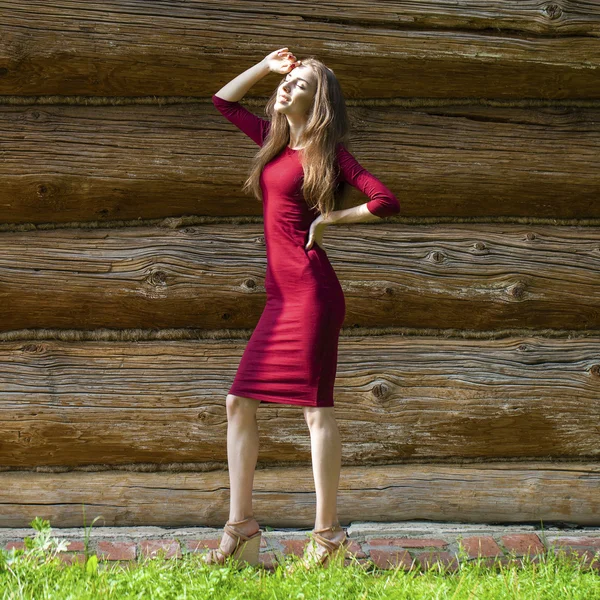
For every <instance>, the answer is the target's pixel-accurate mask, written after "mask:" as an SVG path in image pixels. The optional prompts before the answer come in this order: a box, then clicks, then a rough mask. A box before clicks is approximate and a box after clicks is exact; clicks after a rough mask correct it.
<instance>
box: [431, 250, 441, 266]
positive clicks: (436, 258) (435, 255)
mask: <svg viewBox="0 0 600 600" xmlns="http://www.w3.org/2000/svg"><path fill="white" fill-rule="evenodd" d="M429 260H430V261H431V262H435V263H441V262H442V261H443V260H444V254H443V253H442V252H440V251H439V250H436V251H435V252H432V253H431V254H430V255H429Z"/></svg>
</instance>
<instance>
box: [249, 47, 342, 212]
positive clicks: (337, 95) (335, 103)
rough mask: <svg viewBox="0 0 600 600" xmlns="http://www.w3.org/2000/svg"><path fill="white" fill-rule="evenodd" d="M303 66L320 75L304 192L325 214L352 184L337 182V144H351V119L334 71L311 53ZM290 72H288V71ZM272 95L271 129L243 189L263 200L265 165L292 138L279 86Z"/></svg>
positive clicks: (305, 152)
mask: <svg viewBox="0 0 600 600" xmlns="http://www.w3.org/2000/svg"><path fill="white" fill-rule="evenodd" d="M301 62H302V66H308V67H311V68H312V69H313V71H314V73H315V75H316V76H317V90H316V92H315V97H314V100H313V104H312V107H311V109H310V111H309V112H308V120H307V124H306V129H305V130H304V133H303V136H302V138H301V139H300V140H299V143H300V145H302V146H304V147H303V148H302V151H301V153H300V156H301V160H302V167H303V170H304V180H303V182H302V192H303V194H304V198H305V200H306V202H307V204H308V206H309V207H310V208H314V207H317V208H318V210H319V212H320V213H321V214H322V215H323V216H327V215H328V214H329V212H330V211H332V210H336V209H337V208H338V207H339V205H340V204H341V203H342V202H343V200H344V198H345V196H346V194H347V192H348V191H349V190H348V189H347V187H348V185H347V183H346V182H345V181H342V182H340V184H339V185H337V186H336V185H335V183H336V178H337V175H338V173H339V171H338V165H337V158H336V146H337V144H338V143H340V142H341V143H342V144H343V145H344V146H345V147H348V142H349V122H348V114H347V112H346V103H345V101H344V96H343V94H342V89H341V87H340V84H339V82H338V80H337V78H336V76H335V74H334V72H333V71H332V70H331V69H330V68H329V67H327V66H325V65H324V64H323V63H322V62H321V61H320V60H318V59H316V58H314V57H312V56H310V57H308V58H303V59H302V60H301ZM286 75H287V73H286ZM284 80H285V75H284V78H283V79H282V80H281V82H280V83H279V84H278V86H277V88H276V89H275V91H274V92H273V94H272V95H271V97H270V98H269V100H268V102H267V104H266V106H265V112H266V114H267V116H268V117H270V121H271V129H270V131H269V133H268V135H267V137H266V138H265V140H264V144H263V146H262V147H261V148H260V150H259V151H258V152H257V153H256V154H255V156H254V158H253V160H252V164H251V166H250V170H249V172H250V175H249V177H248V179H247V180H246V182H245V183H244V185H243V187H242V190H243V191H244V192H250V193H252V194H254V196H255V197H256V198H257V199H258V200H259V201H261V202H262V190H261V187H260V174H261V173H262V170H263V168H264V166H265V165H266V164H267V163H268V162H269V161H271V160H272V159H273V158H275V157H276V156H277V155H278V154H279V153H280V152H281V151H282V150H284V149H285V147H286V146H287V145H288V144H289V142H290V126H289V123H288V120H287V118H286V116H285V115H284V114H283V113H280V112H277V111H275V110H274V108H273V107H274V105H275V103H276V102H277V92H278V89H279V86H281V85H282V84H283V82H284Z"/></svg>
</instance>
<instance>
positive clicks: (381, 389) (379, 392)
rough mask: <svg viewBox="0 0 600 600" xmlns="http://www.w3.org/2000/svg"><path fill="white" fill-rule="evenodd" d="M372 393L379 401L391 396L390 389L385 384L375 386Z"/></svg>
mask: <svg viewBox="0 0 600 600" xmlns="http://www.w3.org/2000/svg"><path fill="white" fill-rule="evenodd" d="M371 393H372V394H373V396H375V398H377V399H378V400H383V399H384V398H385V397H386V396H387V395H388V394H389V388H388V386H387V385H385V383H377V384H375V385H374V386H373V389H372V390H371Z"/></svg>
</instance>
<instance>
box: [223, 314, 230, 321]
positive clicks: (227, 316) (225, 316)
mask: <svg viewBox="0 0 600 600" xmlns="http://www.w3.org/2000/svg"><path fill="white" fill-rule="evenodd" d="M221 319H223V321H229V319H231V315H230V314H229V313H223V314H222V315H221Z"/></svg>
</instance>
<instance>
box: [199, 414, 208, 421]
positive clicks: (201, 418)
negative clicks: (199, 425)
mask: <svg viewBox="0 0 600 600" xmlns="http://www.w3.org/2000/svg"><path fill="white" fill-rule="evenodd" d="M198 418H199V419H200V420H201V421H206V419H208V415H207V414H206V412H199V413H198Z"/></svg>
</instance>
